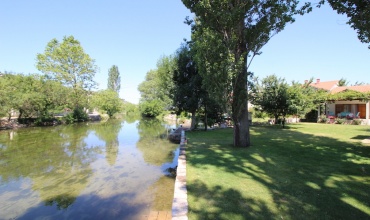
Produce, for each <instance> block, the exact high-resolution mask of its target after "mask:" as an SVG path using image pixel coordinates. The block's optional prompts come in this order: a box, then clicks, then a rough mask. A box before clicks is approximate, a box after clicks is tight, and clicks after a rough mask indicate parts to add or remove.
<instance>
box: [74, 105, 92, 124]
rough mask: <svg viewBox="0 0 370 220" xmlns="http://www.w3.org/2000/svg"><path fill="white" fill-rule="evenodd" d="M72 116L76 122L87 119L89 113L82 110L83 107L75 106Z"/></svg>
mask: <svg viewBox="0 0 370 220" xmlns="http://www.w3.org/2000/svg"><path fill="white" fill-rule="evenodd" d="M73 118H74V119H75V121H77V122H81V121H88V120H89V115H88V114H87V113H86V112H85V111H84V110H83V108H75V109H74V110H73Z"/></svg>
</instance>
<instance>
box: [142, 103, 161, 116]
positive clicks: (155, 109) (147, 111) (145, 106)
mask: <svg viewBox="0 0 370 220" xmlns="http://www.w3.org/2000/svg"><path fill="white" fill-rule="evenodd" d="M139 109H140V112H141V114H142V115H143V116H145V117H157V116H158V115H160V114H161V113H162V112H163V107H162V104H161V102H160V101H158V100H152V101H145V102H142V103H140V106H139Z"/></svg>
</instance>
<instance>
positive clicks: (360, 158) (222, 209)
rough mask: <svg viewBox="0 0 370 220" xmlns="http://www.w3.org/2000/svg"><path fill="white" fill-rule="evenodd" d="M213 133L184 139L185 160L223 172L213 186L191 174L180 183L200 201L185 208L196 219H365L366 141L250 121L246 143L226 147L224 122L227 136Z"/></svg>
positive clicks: (369, 178) (369, 152)
mask: <svg viewBox="0 0 370 220" xmlns="http://www.w3.org/2000/svg"><path fill="white" fill-rule="evenodd" d="M213 132H215V134H214V136H212V137H213V138H210V139H208V140H207V145H206V144H205V143H204V142H202V141H201V140H199V141H198V142H193V141H192V140H191V138H189V141H188V151H190V152H191V153H190V155H189V156H188V161H187V163H188V164H191V166H194V167H197V168H200V169H203V170H204V173H205V174H207V167H216V169H218V170H220V171H222V172H223V173H226V174H225V175H226V176H225V177H224V178H223V179H219V180H218V181H219V182H220V185H217V184H216V185H209V183H208V182H207V181H205V182H203V181H202V180H199V179H194V177H193V178H192V180H194V181H192V182H188V192H189V195H192V197H193V198H192V199H193V200H195V201H201V200H203V201H207V202H206V205H205V206H198V207H196V206H192V204H191V203H190V207H189V212H190V213H194V214H196V216H198V217H199V218H201V219H226V217H225V214H228V216H234V219H278V218H279V219H280V218H281V219H370V200H369V198H370V191H369V188H370V159H369V156H370V148H369V147H366V146H363V145H361V143H358V142H357V143H354V142H344V141H338V140H337V139H334V138H330V137H323V136H314V135H310V134H304V133H300V131H299V129H274V128H269V127H258V126H257V127H252V128H251V132H252V135H251V138H252V144H253V146H251V147H250V148H234V147H232V146H231V145H229V143H232V131H231V129H230V130H229V131H228V132H229V135H227V137H230V138H228V139H227V140H225V138H224V139H220V138H218V136H221V137H225V134H221V135H217V132H219V131H213ZM194 135H197V134H194ZM257 136H258V138H254V137H257ZM190 137H191V135H190ZM197 140H198V139H197ZM302 140H304V141H302ZM194 175H196V174H194ZM207 177H208V176H207ZM204 178H205V177H202V178H201V179H204ZM209 178H212V177H209ZM234 178H235V179H234ZM241 179H242V180H243V183H240V184H239V185H237V186H236V185H233V181H237V180H241ZM248 183H249V185H247V184H248ZM230 184H231V185H232V186H236V187H230V186H229V185H230ZM244 184H245V185H244ZM270 198H271V199H270Z"/></svg>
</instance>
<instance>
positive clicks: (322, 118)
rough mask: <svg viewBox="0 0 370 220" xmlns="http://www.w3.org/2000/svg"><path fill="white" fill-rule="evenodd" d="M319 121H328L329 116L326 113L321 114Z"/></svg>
mask: <svg viewBox="0 0 370 220" xmlns="http://www.w3.org/2000/svg"><path fill="white" fill-rule="evenodd" d="M317 122H318V123H326V122H328V118H327V117H326V116H325V115H321V116H320V118H319V120H317Z"/></svg>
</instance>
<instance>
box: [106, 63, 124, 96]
mask: <svg viewBox="0 0 370 220" xmlns="http://www.w3.org/2000/svg"><path fill="white" fill-rule="evenodd" d="M107 88H108V89H110V90H113V91H115V92H116V93H119V91H120V90H121V76H120V73H119V70H118V67H117V66H116V65H113V66H112V67H111V68H110V69H109V70H108V86H107Z"/></svg>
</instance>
